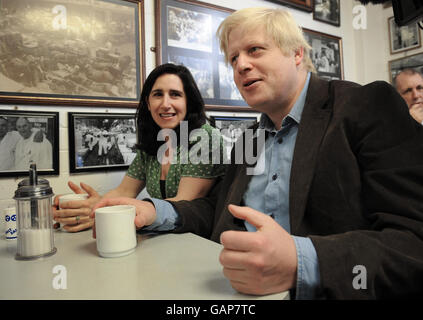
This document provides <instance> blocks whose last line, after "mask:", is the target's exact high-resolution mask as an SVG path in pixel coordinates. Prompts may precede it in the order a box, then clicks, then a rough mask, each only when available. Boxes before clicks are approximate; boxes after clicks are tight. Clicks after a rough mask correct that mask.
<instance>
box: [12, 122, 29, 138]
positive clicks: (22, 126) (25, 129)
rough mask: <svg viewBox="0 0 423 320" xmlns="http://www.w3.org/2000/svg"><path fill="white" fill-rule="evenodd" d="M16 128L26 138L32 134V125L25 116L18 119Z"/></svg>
mask: <svg viewBox="0 0 423 320" xmlns="http://www.w3.org/2000/svg"><path fill="white" fill-rule="evenodd" d="M16 129H18V132H19V133H20V135H21V136H22V137H23V138H24V139H28V138H29V137H30V136H31V125H30V124H29V123H28V121H27V120H26V119H24V118H19V119H18V121H16Z"/></svg>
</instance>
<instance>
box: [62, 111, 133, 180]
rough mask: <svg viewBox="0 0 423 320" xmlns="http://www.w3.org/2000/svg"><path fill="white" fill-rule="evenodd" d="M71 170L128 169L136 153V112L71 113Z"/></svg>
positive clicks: (69, 118)
mask: <svg viewBox="0 0 423 320" xmlns="http://www.w3.org/2000/svg"><path fill="white" fill-rule="evenodd" d="M68 122H69V123H68V124H69V163H70V172H71V173H75V172H83V171H96V170H103V171H106V170H124V169H126V168H128V166H129V165H130V164H131V163H132V161H133V160H134V158H135V156H136V143H137V135H136V125H135V114H123V113H122V114H121V113H110V114H107V113H106V114H104V113H72V112H69V113H68Z"/></svg>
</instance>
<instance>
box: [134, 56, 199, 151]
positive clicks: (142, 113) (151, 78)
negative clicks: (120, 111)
mask: <svg viewBox="0 0 423 320" xmlns="http://www.w3.org/2000/svg"><path fill="white" fill-rule="evenodd" d="M164 74H174V75H177V76H178V77H179V78H180V79H181V81H182V84H183V87H184V91H185V96H186V100H187V113H186V115H185V118H184V120H185V121H188V134H189V133H190V132H191V131H192V130H194V129H197V128H200V127H201V126H202V125H203V124H205V123H206V113H205V111H204V100H203V98H202V97H201V93H200V90H199V89H198V87H197V84H196V82H195V80H194V77H193V76H192V74H191V72H190V71H189V70H188V68H186V67H184V66H182V65H175V64H172V63H166V64H162V65H160V66H158V67H156V68H155V69H154V70H153V71H152V72H151V73H150V74H149V75H148V77H147V80H145V83H144V86H143V88H142V92H141V100H140V103H139V105H138V109H137V114H136V123H137V133H138V144H137V148H138V149H141V150H143V151H145V152H146V153H147V154H149V155H152V156H156V154H157V150H158V149H159V147H160V146H161V145H162V144H163V141H157V134H158V132H159V131H160V130H161V128H160V127H159V126H158V125H157V124H156V122H155V121H154V120H153V118H152V116H151V113H150V110H148V98H149V96H150V93H151V90H152V89H153V86H154V83H155V82H156V80H157V78H159V77H160V76H162V75H164ZM174 130H175V131H176V135H177V137H178V140H179V126H178V127H177V128H175V129H174ZM178 144H179V141H178Z"/></svg>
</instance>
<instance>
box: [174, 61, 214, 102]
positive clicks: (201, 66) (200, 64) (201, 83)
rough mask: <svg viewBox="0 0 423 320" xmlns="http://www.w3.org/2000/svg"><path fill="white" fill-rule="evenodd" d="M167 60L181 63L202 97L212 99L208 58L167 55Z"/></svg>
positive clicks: (212, 92)
mask: <svg viewBox="0 0 423 320" xmlns="http://www.w3.org/2000/svg"><path fill="white" fill-rule="evenodd" d="M168 62H172V63H175V64H182V65H184V66H186V67H187V68H188V69H189V71H190V72H191V73H192V76H193V77H194V79H195V82H196V83H197V86H198V89H199V90H200V92H201V96H202V97H203V99H213V98H214V97H215V94H214V86H213V65H212V62H211V61H210V60H207V59H203V58H196V57H191V56H181V55H176V54H173V55H169V59H168Z"/></svg>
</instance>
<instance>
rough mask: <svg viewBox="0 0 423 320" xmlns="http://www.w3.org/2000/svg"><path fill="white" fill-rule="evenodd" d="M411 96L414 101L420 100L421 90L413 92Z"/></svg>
mask: <svg viewBox="0 0 423 320" xmlns="http://www.w3.org/2000/svg"><path fill="white" fill-rule="evenodd" d="M411 94H412V96H413V99H418V98H420V97H422V93H421V92H420V90H417V89H413V91H411Z"/></svg>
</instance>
